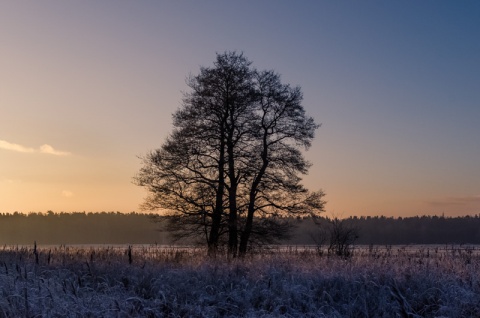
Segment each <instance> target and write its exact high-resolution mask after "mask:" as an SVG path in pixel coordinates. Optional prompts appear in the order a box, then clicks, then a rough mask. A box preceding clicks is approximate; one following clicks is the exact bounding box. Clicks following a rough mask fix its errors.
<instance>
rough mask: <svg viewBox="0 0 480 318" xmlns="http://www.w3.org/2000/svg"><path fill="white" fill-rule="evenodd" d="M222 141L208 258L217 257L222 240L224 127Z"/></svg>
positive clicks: (221, 133)
mask: <svg viewBox="0 0 480 318" xmlns="http://www.w3.org/2000/svg"><path fill="white" fill-rule="evenodd" d="M220 135H221V139H220V149H219V152H220V155H219V160H218V188H217V193H216V198H215V210H214V212H213V216H212V227H211V228H210V235H209V238H208V256H212V257H215V255H216V253H217V249H218V240H219V238H220V224H221V222H222V214H223V193H224V189H225V175H224V173H225V167H224V164H225V140H224V139H225V138H224V136H225V129H224V128H223V127H222V129H221V132H220Z"/></svg>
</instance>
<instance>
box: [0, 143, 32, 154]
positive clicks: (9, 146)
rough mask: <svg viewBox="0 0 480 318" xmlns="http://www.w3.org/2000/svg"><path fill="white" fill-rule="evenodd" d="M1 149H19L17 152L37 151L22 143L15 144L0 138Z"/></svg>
mask: <svg viewBox="0 0 480 318" xmlns="http://www.w3.org/2000/svg"><path fill="white" fill-rule="evenodd" d="M0 149H5V150H11V151H17V152H30V153H32V152H35V149H33V148H28V147H24V146H22V145H18V144H13V143H11V142H8V141H5V140H0Z"/></svg>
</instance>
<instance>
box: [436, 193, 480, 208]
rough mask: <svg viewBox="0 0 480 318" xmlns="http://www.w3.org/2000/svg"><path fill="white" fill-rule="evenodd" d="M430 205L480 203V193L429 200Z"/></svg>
mask: <svg viewBox="0 0 480 318" xmlns="http://www.w3.org/2000/svg"><path fill="white" fill-rule="evenodd" d="M428 204H430V205H432V206H457V207H459V206H465V205H471V204H475V205H476V204H480V195H470V196H460V197H448V198H445V199H441V200H435V201H429V202H428Z"/></svg>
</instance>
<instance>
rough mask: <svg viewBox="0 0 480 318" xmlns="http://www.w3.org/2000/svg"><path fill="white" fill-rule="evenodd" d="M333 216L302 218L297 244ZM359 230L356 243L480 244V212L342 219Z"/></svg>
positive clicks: (320, 227) (321, 227) (348, 225)
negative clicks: (469, 214) (313, 219)
mask: <svg viewBox="0 0 480 318" xmlns="http://www.w3.org/2000/svg"><path fill="white" fill-rule="evenodd" d="M329 221H331V220H329V219H327V218H319V219H318V220H317V222H316V223H318V224H315V223H314V222H312V220H311V219H302V220H298V223H299V224H298V227H297V234H298V235H297V237H296V238H295V239H294V240H293V241H292V242H293V243H295V244H302V243H305V242H308V240H309V236H312V233H313V235H314V234H318V232H319V231H321V230H322V229H325V228H328V224H329ZM342 222H343V224H344V225H345V226H346V228H353V229H355V230H356V234H357V235H358V238H357V239H356V240H355V243H356V244H366V245H368V244H374V245H382V244H387V245H402V244H480V215H478V214H477V215H474V216H463V217H444V216H414V217H405V218H402V217H398V218H394V217H385V216H374V217H370V216H367V217H356V216H355V217H350V218H347V219H343V220H342Z"/></svg>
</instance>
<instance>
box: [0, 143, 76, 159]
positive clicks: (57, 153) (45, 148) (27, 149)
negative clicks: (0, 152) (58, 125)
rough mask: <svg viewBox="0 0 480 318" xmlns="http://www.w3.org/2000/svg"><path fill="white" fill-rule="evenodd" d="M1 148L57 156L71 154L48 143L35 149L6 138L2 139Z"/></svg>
mask: <svg viewBox="0 0 480 318" xmlns="http://www.w3.org/2000/svg"><path fill="white" fill-rule="evenodd" d="M0 149H4V150H10V151H16V152H23V153H45V154H49V155H55V156H68V155H71V153H70V152H67V151H61V150H56V149H55V148H53V147H52V146H50V145H47V144H44V145H42V146H40V147H39V148H38V149H34V148H30V147H25V146H22V145H19V144H14V143H11V142H8V141H5V140H0Z"/></svg>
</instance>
